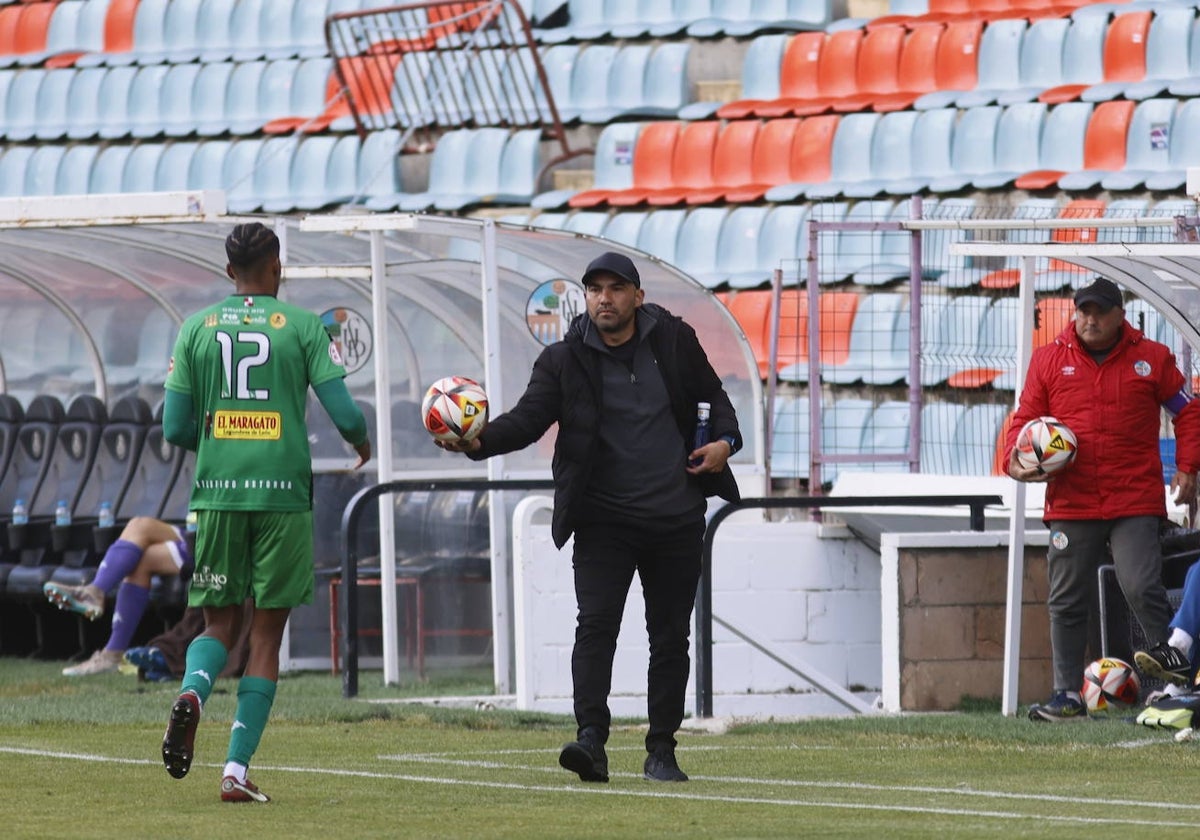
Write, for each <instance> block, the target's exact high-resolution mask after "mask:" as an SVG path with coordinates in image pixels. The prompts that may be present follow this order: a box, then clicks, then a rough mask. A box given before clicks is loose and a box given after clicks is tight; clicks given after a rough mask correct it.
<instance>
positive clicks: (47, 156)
mask: <svg viewBox="0 0 1200 840" xmlns="http://www.w3.org/2000/svg"><path fill="white" fill-rule="evenodd" d="M66 151H67V147H66V146H52V145H49V144H46V145H42V146H38V147H37V148H36V149H34V152H33V155H32V156H31V157H30V158H29V164H28V167H27V168H26V170H25V189H24V192H23V193H22V195H54V189H55V185H56V183H57V181H58V167H59V164H61V163H62V159H63V155H64V154H65V153H66Z"/></svg>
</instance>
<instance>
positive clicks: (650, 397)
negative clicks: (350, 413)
mask: <svg viewBox="0 0 1200 840" xmlns="http://www.w3.org/2000/svg"><path fill="white" fill-rule="evenodd" d="M583 286H584V291H585V295H586V300H587V314H586V315H579V316H577V317H576V318H575V319H574V320H573V321H572V322H571V325H570V328H569V329H568V331H567V335H566V338H564V339H563V340H562V341H559V342H556V343H555V344H552V345H550V346H549V347H547V348H546V349H545V350H544V351H542V353H541V355H540V356H539V357H538V359H537V361H536V362H535V363H534V366H533V373H532V375H531V377H530V380H529V385H528V387H526V389H525V393H524V394H523V395H522V396H521V399H520V400H519V401H518V402H517V404H516V406H514V407H513V409H512V410H511V411H508V412H505V413H504V414H501V415H500V416H498V417H496V418H494V419H492V420H491V421H490V422H489V423H488V425H487V427H486V428H485V429H484V431H483V433H482V434H481V435H480V436H479V437H478V438H476V439H474V440H472V441H468V442H455V443H439V444H438V445H439V446H442V447H443V448H445V449H450V450H453V451H458V452H466V453H467V454H468V456H469V457H471V458H472V459H476V460H479V459H483V458H488V457H490V456H492V455H501V454H503V453H505V452H512V451H514V450H517V449H522V448H524V447H526V446H529V445H530V444H531V443H534V442H535V441H537V440H538V439H539V438H540V437H541V436H542V435H543V434H545V432H546V431H547V430H548V429H549V428H550V427H551V426H552V425H553V424H554V423H556V422H557V423H558V424H559V428H558V439H557V440H556V441H555V445H554V460H553V473H554V519H553V526H552V531H553V536H554V543H555V545H557V546H558V547H559V548H561V547H562V546H563V545H564V544H565V543H566V541H567V539H568V537H570V536H571V534H572V533H573V534H574V535H575V548H574V557H573V565H574V569H575V597H576V601H577V605H578V608H579V617H578V624H577V626H576V630H575V647H574V651H573V653H572V655H571V673H572V678H573V680H574V697H575V719H576V722H577V724H578V734H577V740H575V741H572V742H570V743H568V744H567V745H566V746H564V747H563V749H562V753H561V754H560V756H559V763H560V764H561V765H562V766H563V767H565V768H567V769H568V770H571V771H573V772H575V773H578V774H579V777H580V778H581V779H583V780H584V781H590V782H607V781H608V758H607V756H606V754H605V751H604V744H605V742H606V741H607V740H608V731H609V725H610V722H611V714H610V712H609V708H608V693H609V690H610V688H611V684H612V666H613V656H614V655H615V653H616V645H617V634H618V632H619V631H620V628H621V615H622V613H623V611H624V606H625V598H626V596H627V595H628V592H629V586H630V584H631V583H632V581H633V574H634V572H635V571H636V572H637V573H638V575H639V577H640V578H641V583H642V590H643V592H644V593H645V599H646V626H647V630H648V633H649V637H650V667H649V673H648V685H647V695H648V696H647V706H648V714H649V719H650V729H649V732H647V734H646V751H647V753H648V755H647V757H646V762H645V766H644V775H645V777H646V778H647V779H651V780H656V781H686V780H687V776H686V775H685V774H684V773H683V771H682V770H680V769H679V764H678V763H677V762H676V759H675V746H676V741H675V733H676V731H677V730H678V729H679V725H680V723H681V722H682V721H683V712H684V704H685V693H686V688H687V679H688V673H689V672H690V669H691V662H690V659H689V655H688V635H689V630H690V627H691V615H692V606H693V604H694V602H695V596H696V585H697V583H698V581H699V578H700V555H701V548H702V542H703V537H704V526H705V522H704V514H705V509H706V507H707V501H706V497H707V496H712V495H719V496H721V497H722V498H724V499H726V500H729V501H736V500H737V499H738V498H739V496H738V488H737V483H736V481H735V480H734V477H733V474H732V473H731V471H730V470H729V469H727V468H726V461H727V460H728V459H729V457H730V456H731V455H732V454H733V453H735V452H737V451H738V449H740V448H741V445H742V437H741V434H740V432H739V431H738V425H737V416H736V414H735V412H734V409H733V405H732V403H731V402H730V401H729V396H728V395H727V394H726V393H725V389H724V388H723V387H722V385H721V380H720V378H719V377H718V376H717V374H716V372H715V371H714V370H713V369H712V365H710V364H709V362H708V357H707V356H706V355H705V353H704V349H703V348H702V347H701V346H700V342H699V340H698V339H697V338H696V333H695V331H694V330H693V329H692V328H691V327H690V326H689V325H688V324H687V323H685V322H684V321H683V319H681V318H679V317H677V316H675V315H672V314H671V313H670V312H668V311H667V310H666V309H664V308H662V307H661V306H657V305H655V304H650V303H645V302H644V294H645V293H644V291H643V290H642V288H641V278H640V277H639V275H638V272H637V268H636V267H635V266H634V264H633V262H632V261H631V260H630V259H629V258H628V257H626V256H624V255H622V254H617V253H613V252H608V253H605V254H602V255H601V256H599V257H597V258H596V259H595V260H593V261H592V262H591V263H590V264H589V265H588V267H587V271H586V272H585V273H584V275H583ZM701 402H706V403H708V404H709V405H710V406H711V419H710V425H711V429H712V435H711V442H710V443H708V444H705V445H704V446H701V447H699V448H697V449H693V441H694V431H695V425H696V406H697V403H701ZM668 418H670V422H668ZM689 463H691V464H694V466H689Z"/></svg>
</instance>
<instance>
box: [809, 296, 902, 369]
mask: <svg viewBox="0 0 1200 840" xmlns="http://www.w3.org/2000/svg"><path fill="white" fill-rule="evenodd" d="M908 357H909V356H908V298H907V296H906V295H902V294H899V293H896V292H873V293H871V294H869V295H863V296H862V300H861V301H860V302H859V304H858V308H857V310H856V312H855V314H854V322H853V324H852V326H851V327H850V337H849V344H848V347H847V354H846V358H845V360H844V361H843V362H842V364H840V365H837V366H832V367H829V368H827V369H826V370H825V371H824V372H823V374H822V376H823V378H824V379H825V380H826V381H829V382H832V383H834V384H838V385H852V384H854V383H856V382H862V383H864V384H868V385H894V384H896V383H897V382H900V381H902V380H904V379H905V378H907V376H908Z"/></svg>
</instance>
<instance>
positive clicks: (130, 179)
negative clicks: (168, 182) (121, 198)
mask: <svg viewBox="0 0 1200 840" xmlns="http://www.w3.org/2000/svg"><path fill="white" fill-rule="evenodd" d="M163 148H164V147H163V144H162V143H139V144H138V145H136V146H134V147H133V149H132V150H131V151H130V152H129V158H128V160H126V161H125V173H124V175H123V176H122V178H121V192H127V193H141V192H154V187H155V181H156V179H157V177H158V164H159V161H160V160H161V159H162V154H163Z"/></svg>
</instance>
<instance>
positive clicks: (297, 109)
mask: <svg viewBox="0 0 1200 840" xmlns="http://www.w3.org/2000/svg"><path fill="white" fill-rule="evenodd" d="M210 67H224V68H229V70H227V71H226V72H225V79H226V81H225V83H224V84H228V77H229V74H230V72H231V71H232V67H233V65H232V64H230V63H228V62H222V63H218V64H212V65H204V68H205V70H207V69H208V68H210ZM396 74H397V91H396V94H397V99H396V103H395V104H396V111H397V116H398V118H399V119H400V120H401V122H402V123H403V124H405V125H409V124H413V125H415V124H418V123H419V124H425V122H427V121H428V120H430V119H432V116H431V115H430V114H429V113H428V111H429V109H428V107H427V106H428V103H427V102H424V103H423V104H416V103H417V100H416V99H415V98H414V97H413V96H411V95H406V92H405V89H404V88H402V87H401V82H400V80H402V79H404V78H405V76H404V74H403V71H402V70H401V68H400V67H397V68H396ZM336 85H337V78H336V76H335V75H334V72H333V60H332V59H330V58H328V57H326V56H319V57H312V58H306V59H303V60H302V61H301V62H300V65H299V67H298V68H297V69H296V70H295V76H294V78H293V79H292V80H291V90H290V94H289V98H288V101H289V105H288V107H287V108H286V109H285V110H286V111H287V116H285V117H279V116H276V117H275V118H273V119H271V120H268V121H267V122H266V124H265V125H264V126H263V129H262V130H263V133H265V134H287V133H290V132H292V131H297V130H301V131H307V130H308V126H307V125H306V123H308V122H310V121H312V122H313V123H314V124H316V126H317V127H318V128H320V127H321V126H320V124H319V121H320V119H321V117H322V115H324V114H325V112H326V108H327V107H329V106H330V105H331V103H330V101H329V98H330V89H331V86H332V87H334V88H336ZM221 91H222V92H221V94H220V96H221V98H217V94H216V90H214V91H213V97H212V99H213V101H214V103H216V104H217V107H218V111H217V112H216V116H217V118H218V119H220V118H221V117H223V105H222V104H221V103H222V102H223V98H224V85H222V87H221ZM414 110H422V111H424V112H425V113H423V115H422V117H421V118H420V119H414V118H413V115H412V113H413V111H414ZM271 112H272V113H276V114H278V113H279V111H278V110H275V109H274V108H273V109H272V111H271Z"/></svg>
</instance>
